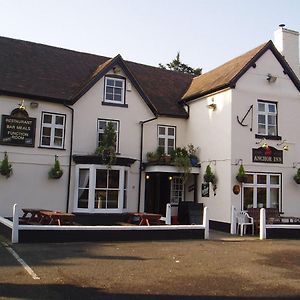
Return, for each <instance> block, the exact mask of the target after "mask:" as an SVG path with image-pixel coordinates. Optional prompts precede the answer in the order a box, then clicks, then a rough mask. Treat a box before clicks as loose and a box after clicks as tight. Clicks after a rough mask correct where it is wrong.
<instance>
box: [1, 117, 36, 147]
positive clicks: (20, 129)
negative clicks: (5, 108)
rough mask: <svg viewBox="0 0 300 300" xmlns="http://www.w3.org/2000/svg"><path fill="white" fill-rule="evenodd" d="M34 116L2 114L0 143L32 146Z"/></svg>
mask: <svg viewBox="0 0 300 300" xmlns="http://www.w3.org/2000/svg"><path fill="white" fill-rule="evenodd" d="M35 124H36V119H34V118H22V117H15V116H8V115H2V122H1V137H0V144H2V145H12V146H23V147H34V139H35Z"/></svg>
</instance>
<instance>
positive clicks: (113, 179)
mask: <svg viewBox="0 0 300 300" xmlns="http://www.w3.org/2000/svg"><path fill="white" fill-rule="evenodd" d="M108 187H109V188H118V187H119V171H117V170H110V171H109V177H108Z"/></svg>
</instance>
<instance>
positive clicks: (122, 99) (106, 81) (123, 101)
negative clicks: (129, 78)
mask: <svg viewBox="0 0 300 300" xmlns="http://www.w3.org/2000/svg"><path fill="white" fill-rule="evenodd" d="M108 80H113V81H114V82H121V83H122V87H121V101H119V100H112V99H107V98H106V94H107V87H110V88H113V89H114V88H116V86H115V84H114V85H113V86H111V85H108ZM112 95H113V96H114V95H115V93H114V92H113V93H112ZM104 102H105V103H113V104H125V79H123V78H116V77H110V76H106V77H105V82H104Z"/></svg>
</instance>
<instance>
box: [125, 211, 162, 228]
mask: <svg viewBox="0 0 300 300" xmlns="http://www.w3.org/2000/svg"><path fill="white" fill-rule="evenodd" d="M134 217H136V218H138V219H139V225H147V226H150V225H157V224H160V221H159V220H160V218H161V215H160V214H153V213H145V212H144V213H130V214H129V220H128V223H131V222H132V219H133V218H134Z"/></svg>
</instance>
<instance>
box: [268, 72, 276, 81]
mask: <svg viewBox="0 0 300 300" xmlns="http://www.w3.org/2000/svg"><path fill="white" fill-rule="evenodd" d="M267 80H268V82H269V83H273V82H275V81H276V80H277V77H276V76H273V75H272V74H270V73H269V74H268V75H267Z"/></svg>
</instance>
